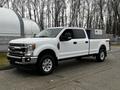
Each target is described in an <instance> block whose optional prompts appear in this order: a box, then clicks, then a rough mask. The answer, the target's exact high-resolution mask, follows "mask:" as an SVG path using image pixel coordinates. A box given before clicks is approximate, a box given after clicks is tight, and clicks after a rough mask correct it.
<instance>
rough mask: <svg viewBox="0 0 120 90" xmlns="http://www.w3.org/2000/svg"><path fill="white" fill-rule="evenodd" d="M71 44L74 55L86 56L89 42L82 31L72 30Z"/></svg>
mask: <svg viewBox="0 0 120 90" xmlns="http://www.w3.org/2000/svg"><path fill="white" fill-rule="evenodd" d="M73 34H74V35H73V44H74V43H76V44H74V46H75V53H74V54H76V55H77V56H82V55H88V50H89V41H88V37H87V36H86V33H85V31H84V30H83V29H74V30H73Z"/></svg>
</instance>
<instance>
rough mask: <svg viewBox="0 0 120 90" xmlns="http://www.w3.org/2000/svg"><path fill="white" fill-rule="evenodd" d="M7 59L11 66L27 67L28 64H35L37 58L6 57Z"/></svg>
mask: <svg viewBox="0 0 120 90" xmlns="http://www.w3.org/2000/svg"><path fill="white" fill-rule="evenodd" d="M7 58H8V60H9V62H10V64H13V65H29V64H36V63H37V57H16V56H11V55H7Z"/></svg>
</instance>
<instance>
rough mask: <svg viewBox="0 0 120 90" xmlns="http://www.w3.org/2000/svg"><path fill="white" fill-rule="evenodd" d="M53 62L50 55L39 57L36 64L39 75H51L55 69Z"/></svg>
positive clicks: (53, 59) (52, 57) (53, 58)
mask: <svg viewBox="0 0 120 90" xmlns="http://www.w3.org/2000/svg"><path fill="white" fill-rule="evenodd" d="M55 60H56V59H55V57H54V56H53V55H51V54H45V55H40V56H39V57H38V63H37V69H38V71H39V73H40V74H42V75H48V74H51V73H52V72H53V71H54V70H55V68H56V63H55Z"/></svg>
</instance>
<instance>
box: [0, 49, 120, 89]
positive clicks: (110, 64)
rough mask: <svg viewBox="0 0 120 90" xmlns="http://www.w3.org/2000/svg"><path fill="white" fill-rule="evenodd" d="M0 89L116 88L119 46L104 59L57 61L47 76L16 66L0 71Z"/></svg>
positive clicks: (119, 84) (119, 86) (119, 74)
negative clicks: (96, 60) (53, 69)
mask: <svg viewBox="0 0 120 90" xmlns="http://www.w3.org/2000/svg"><path fill="white" fill-rule="evenodd" d="M0 90H120V47H112V51H111V52H109V54H108V57H107V59H106V61H105V62H102V63H98V62H95V59H94V58H92V57H89V58H83V59H82V60H80V61H77V60H73V59H71V60H68V61H62V62H60V64H59V66H58V68H57V70H56V71H55V72H54V73H53V74H51V75H48V76H40V75H39V74H37V73H36V72H34V71H27V72H26V71H18V70H16V69H11V70H4V71H0Z"/></svg>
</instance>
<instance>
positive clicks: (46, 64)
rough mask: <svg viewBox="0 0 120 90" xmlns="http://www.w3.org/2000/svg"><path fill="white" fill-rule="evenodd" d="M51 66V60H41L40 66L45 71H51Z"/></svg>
mask: <svg viewBox="0 0 120 90" xmlns="http://www.w3.org/2000/svg"><path fill="white" fill-rule="evenodd" d="M52 67H53V62H52V60H51V59H49V58H46V59H45V60H43V63H42V68H43V70H44V71H45V72H49V71H51V69H52Z"/></svg>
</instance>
